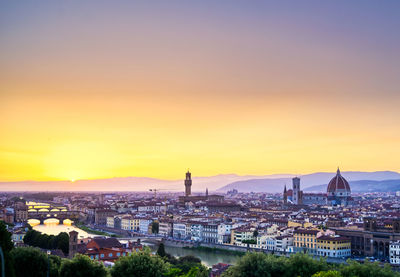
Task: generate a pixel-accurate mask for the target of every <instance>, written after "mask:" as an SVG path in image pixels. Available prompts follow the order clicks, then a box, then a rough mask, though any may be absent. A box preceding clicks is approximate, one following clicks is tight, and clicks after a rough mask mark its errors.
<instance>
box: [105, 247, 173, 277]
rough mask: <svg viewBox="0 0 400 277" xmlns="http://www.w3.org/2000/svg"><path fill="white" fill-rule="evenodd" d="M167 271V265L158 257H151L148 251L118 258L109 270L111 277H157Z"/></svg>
mask: <svg viewBox="0 0 400 277" xmlns="http://www.w3.org/2000/svg"><path fill="white" fill-rule="evenodd" d="M168 270H169V265H168V264H167V263H166V262H164V260H163V259H162V258H160V257H159V256H158V255H155V256H151V255H150V252H149V251H140V252H136V253H133V254H132V255H130V256H126V257H121V258H119V259H118V260H117V261H116V262H115V265H114V266H113V267H112V269H111V276H112V277H131V276H135V277H159V276H163V275H164V274H166V273H167V272H168Z"/></svg>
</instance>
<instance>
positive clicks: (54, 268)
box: [10, 247, 61, 277]
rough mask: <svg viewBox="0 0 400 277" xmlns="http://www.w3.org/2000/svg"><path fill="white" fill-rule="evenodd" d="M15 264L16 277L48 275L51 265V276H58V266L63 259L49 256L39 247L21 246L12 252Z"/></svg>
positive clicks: (41, 276)
mask: <svg viewBox="0 0 400 277" xmlns="http://www.w3.org/2000/svg"><path fill="white" fill-rule="evenodd" d="M10 256H11V259H12V261H13V264H14V272H15V276H16V277H26V276H30V277H43V276H46V274H47V270H48V269H49V265H50V276H51V277H58V276H59V275H58V268H59V266H60V263H61V260H60V259H59V258H58V257H54V256H49V257H47V255H46V254H45V253H43V252H42V251H40V250H39V249H37V248H33V247H21V248H15V249H13V250H12V251H11V252H10Z"/></svg>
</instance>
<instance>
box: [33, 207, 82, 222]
mask: <svg viewBox="0 0 400 277" xmlns="http://www.w3.org/2000/svg"><path fill="white" fill-rule="evenodd" d="M50 218H56V219H58V220H59V221H60V223H63V221H64V220H65V219H70V220H72V221H77V220H78V219H79V211H60V210H54V209H53V210H48V209H40V210H36V211H34V210H33V209H30V210H29V211H28V219H37V220H40V223H41V224H43V223H44V221H45V220H46V219H50Z"/></svg>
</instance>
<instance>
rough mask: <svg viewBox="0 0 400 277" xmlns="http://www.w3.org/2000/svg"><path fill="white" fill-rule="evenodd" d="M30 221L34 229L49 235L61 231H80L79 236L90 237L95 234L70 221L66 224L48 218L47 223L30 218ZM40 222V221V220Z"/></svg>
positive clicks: (81, 237)
mask: <svg viewBox="0 0 400 277" xmlns="http://www.w3.org/2000/svg"><path fill="white" fill-rule="evenodd" d="M28 223H29V224H30V225H31V226H32V228H33V230H36V231H39V232H41V233H43V234H47V235H55V236H56V235H58V234H59V233H61V232H66V233H69V232H71V231H73V230H74V231H76V232H78V238H80V239H83V238H88V237H93V236H95V235H92V234H89V233H87V232H85V231H83V230H82V229H79V228H78V227H75V226H73V225H71V223H70V222H66V223H65V224H59V222H58V220H56V219H54V220H52V219H48V220H46V222H45V224H37V222H36V221H34V220H28ZM39 223H40V221H39Z"/></svg>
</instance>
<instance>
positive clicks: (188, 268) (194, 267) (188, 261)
mask: <svg viewBox="0 0 400 277" xmlns="http://www.w3.org/2000/svg"><path fill="white" fill-rule="evenodd" d="M173 268H177V269H179V270H180V272H181V273H182V274H183V276H186V275H187V274H192V275H188V276H208V268H206V267H205V266H204V265H202V264H201V260H200V259H199V258H197V257H195V256H192V255H187V256H183V257H179V259H176V263H175V264H174V265H173ZM193 274H195V275H193ZM177 276H181V275H177Z"/></svg>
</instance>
